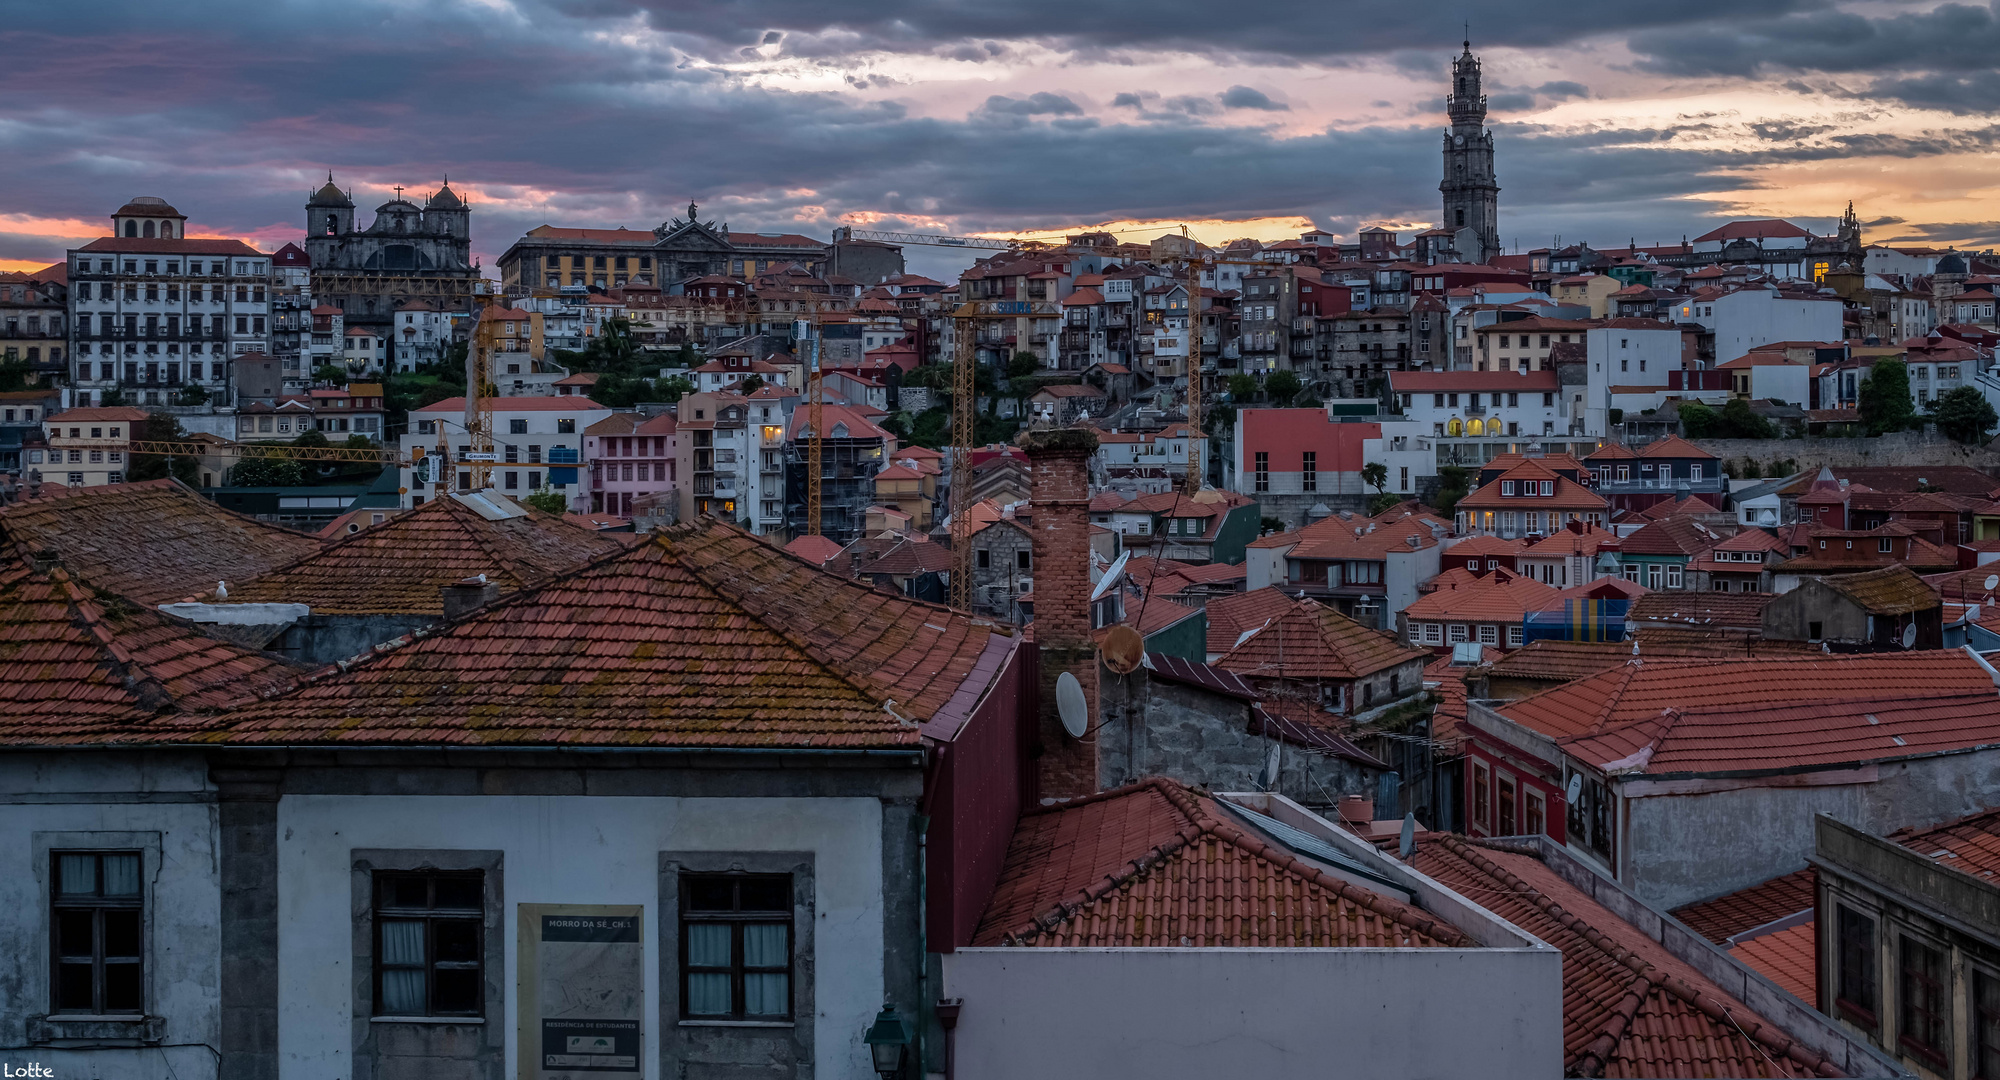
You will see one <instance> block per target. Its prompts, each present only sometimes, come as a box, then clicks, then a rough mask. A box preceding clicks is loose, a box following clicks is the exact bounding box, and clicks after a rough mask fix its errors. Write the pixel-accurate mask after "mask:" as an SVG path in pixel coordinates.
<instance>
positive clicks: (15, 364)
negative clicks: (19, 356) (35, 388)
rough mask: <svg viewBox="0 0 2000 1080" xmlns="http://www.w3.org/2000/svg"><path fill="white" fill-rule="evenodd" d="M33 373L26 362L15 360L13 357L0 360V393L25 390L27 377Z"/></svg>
mask: <svg viewBox="0 0 2000 1080" xmlns="http://www.w3.org/2000/svg"><path fill="white" fill-rule="evenodd" d="M34 371H35V369H34V368H33V367H31V366H29V364H28V362H27V361H26V360H16V359H14V358H13V357H8V358H6V359H4V360H0V393H7V392H10V391H14V390H26V389H27V388H28V377H29V376H30V375H32V374H34Z"/></svg>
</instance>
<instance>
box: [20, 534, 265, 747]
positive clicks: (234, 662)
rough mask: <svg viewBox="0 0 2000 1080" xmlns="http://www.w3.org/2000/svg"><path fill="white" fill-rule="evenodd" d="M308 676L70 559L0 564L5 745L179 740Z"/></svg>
mask: <svg viewBox="0 0 2000 1080" xmlns="http://www.w3.org/2000/svg"><path fill="white" fill-rule="evenodd" d="M297 675H298V672H297V671H296V670H294V669H292V668H289V667H287V666H286V665H284V664H281V663H279V662H278V661H277V660H274V659H272V658H271V657H268V656H263V655H260V654H258V653H254V652H250V651H248V650H245V649H241V648H238V647H236V646H234V645H230V644H227V643H225V642H221V641H216V640H214V639H213V638H209V637H206V636H204V635H202V634H201V632H200V631H198V630H196V629H195V628H193V627H191V626H189V625H187V624H185V623H182V622H180V621H179V620H176V619H172V618H169V617H167V616H164V615H161V614H159V613H158V612H156V611H153V610H150V609H149V608H144V607H139V606H137V605H135V604H133V603H131V602H130V601H128V600H125V599H122V598H119V597H117V596H112V595H107V594H103V593H100V592H98V591H97V590H94V589H92V588H90V587H88V586H87V585H84V584H82V583H80V582H79V581H78V580H77V579H76V578H75V577H73V576H72V575H71V574H70V573H69V572H68V571H67V570H64V569H63V568H61V567H55V568H52V569H50V570H49V571H47V572H46V573H37V572H35V571H33V570H31V569H29V568H28V567H27V566H26V565H24V564H22V563H20V562H13V563H10V564H8V565H6V566H4V567H0V743H4V744H7V745H15V746H20V745H36V744H43V745H51V744H74V743H104V742H130V743H149V742H159V741H171V740H173V739H175V738H178V737H183V734H184V733H186V732H188V731H191V730H198V729H199V727H200V726H201V725H202V724H203V723H205V722H206V721H205V719H204V718H205V717H206V716H207V715H208V714H212V713H215V712H217V711H219V710H221V709H223V708H225V707H227V706H229V705H232V704H235V703H237V702H240V701H245V700H252V699H254V698H255V697H256V696H257V695H258V694H260V693H271V692H275V691H276V690H277V689H279V688H281V687H283V686H285V685H286V684H287V683H288V682H289V681H290V680H291V679H292V678H294V677H295V676H297Z"/></svg>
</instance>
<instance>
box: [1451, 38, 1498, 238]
mask: <svg viewBox="0 0 2000 1080" xmlns="http://www.w3.org/2000/svg"><path fill="white" fill-rule="evenodd" d="M1445 101H1446V112H1447V113H1448V114H1449V116H1450V117H1451V126H1450V127H1449V128H1447V129H1446V130H1445V133H1444V180H1443V182H1442V183H1440V184H1438V191H1439V192H1440V193H1442V194H1443V196H1444V222H1443V226H1444V228H1445V229H1447V230H1449V231H1450V232H1451V233H1452V234H1453V235H1454V238H1455V243H1454V246H1455V247H1456V249H1457V253H1458V256H1459V261H1461V262H1468V263H1484V262H1486V261H1488V260H1490V259H1491V258H1493V256H1495V255H1498V254H1500V253H1501V252H1500V182H1499V180H1498V178H1497V177H1496V176H1495V175H1494V172H1493V132H1492V131H1491V130H1489V129H1488V128H1487V127H1486V94H1485V92H1484V91H1483V90H1482V89H1481V87H1480V80H1479V58H1478V57H1476V56H1474V55H1472V42H1471V41H1470V40H1467V41H1466V43H1465V51H1464V52H1462V53H1460V54H1459V55H1458V58H1457V59H1455V60H1453V61H1452V64H1451V94H1450V96H1449V97H1447V98H1446V99H1445Z"/></svg>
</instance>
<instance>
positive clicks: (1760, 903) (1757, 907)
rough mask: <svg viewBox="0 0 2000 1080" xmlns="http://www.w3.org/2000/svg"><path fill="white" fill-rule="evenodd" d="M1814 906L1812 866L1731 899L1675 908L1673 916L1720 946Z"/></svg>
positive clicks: (1755, 887) (1731, 896)
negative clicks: (1737, 936)
mask: <svg viewBox="0 0 2000 1080" xmlns="http://www.w3.org/2000/svg"><path fill="white" fill-rule="evenodd" d="M1812 906H1813V871H1812V867H1810V866H1808V867H1806V868H1805V869H1803V870H1794V871H1792V872H1791V873H1789V874H1786V875H1784V876H1782V877H1774V878H1772V879H1771V880H1769V881H1765V882H1760V883H1758V884H1756V885H1752V886H1750V887H1749V888H1747V889H1738V890H1736V891H1735V892H1733V893H1730V894H1728V895H1727V896H1718V897H1716V898H1715V899H1713V900H1703V901H1702V902H1701V903H1699V904H1688V905H1686V906H1685V907H1678V908H1675V909H1674V910H1673V911H1672V912H1671V913H1670V914H1672V915H1673V917H1674V918H1676V919H1679V920H1680V921H1682V922H1684V923H1686V924H1688V928H1689V929H1690V930H1693V931H1694V932H1695V933H1697V934H1700V935H1701V936H1702V937H1705V938H1707V939H1708V940H1710V941H1713V942H1715V943H1716V944H1718V945H1720V944H1722V943H1723V942H1725V941H1727V940H1729V939H1730V938H1732V937H1735V936H1736V935H1738V934H1741V933H1744V932H1745V931H1749V930H1755V929H1756V928H1758V927H1760V926H1762V925H1764V924H1765V923H1769V922H1776V921H1777V920H1779V919H1782V918H1784V917H1785V916H1787V915H1796V914H1798V913H1799V912H1801V911H1804V910H1806V909H1807V908H1810V907H1812Z"/></svg>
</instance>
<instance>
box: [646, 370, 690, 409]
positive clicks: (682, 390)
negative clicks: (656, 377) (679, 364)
mask: <svg viewBox="0 0 2000 1080" xmlns="http://www.w3.org/2000/svg"><path fill="white" fill-rule="evenodd" d="M692 393H694V383H692V382H690V381H688V379H687V377H686V376H684V375H669V376H667V377H666V378H664V379H661V380H660V381H659V382H656V383H654V384H653V396H654V397H655V398H656V399H658V400H660V401H664V402H667V403H669V404H672V403H673V402H676V401H679V400H680V399H681V396H682V395H684V394H692Z"/></svg>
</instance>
